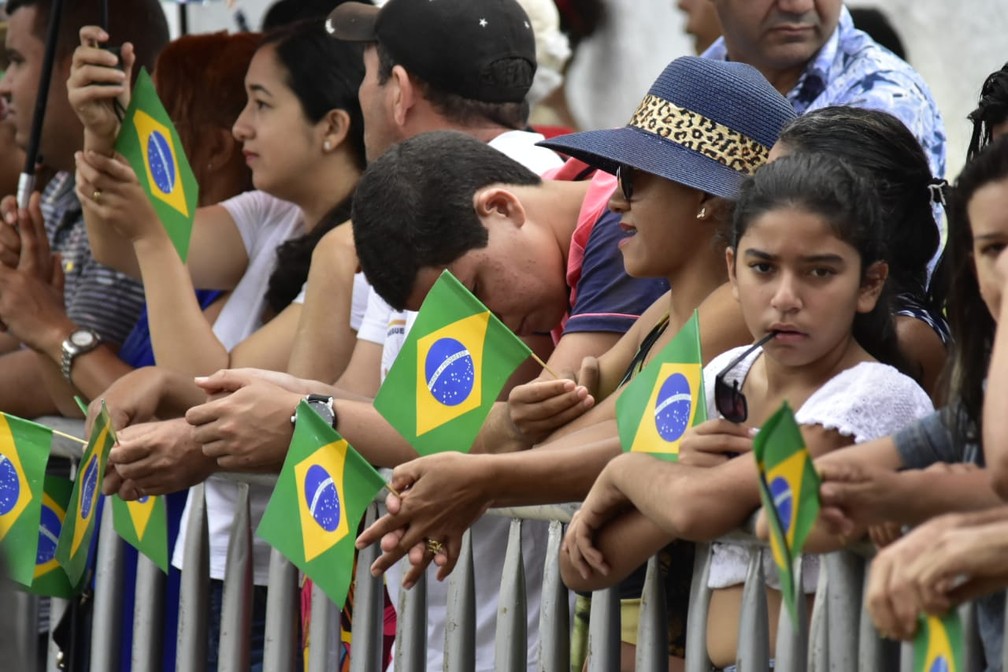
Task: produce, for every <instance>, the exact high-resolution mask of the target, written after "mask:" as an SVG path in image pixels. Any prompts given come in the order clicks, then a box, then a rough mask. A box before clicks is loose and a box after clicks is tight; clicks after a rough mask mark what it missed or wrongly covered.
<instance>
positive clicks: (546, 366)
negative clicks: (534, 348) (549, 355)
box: [532, 352, 560, 380]
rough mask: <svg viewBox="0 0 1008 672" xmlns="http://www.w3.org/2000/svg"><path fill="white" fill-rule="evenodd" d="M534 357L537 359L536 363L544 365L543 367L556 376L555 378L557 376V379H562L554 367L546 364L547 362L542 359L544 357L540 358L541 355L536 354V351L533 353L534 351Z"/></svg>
mask: <svg viewBox="0 0 1008 672" xmlns="http://www.w3.org/2000/svg"><path fill="white" fill-rule="evenodd" d="M532 359H534V360H535V361H536V363H537V364H539V366H541V367H542V368H543V369H545V370H546V371H547V372H549V374H550V375H551V376H553V377H554V378H556V379H557V380H559V379H560V376H558V375H557V374H556V371H554V370H553V369H551V368H550V367H549V365H548V364H546V362H544V361H543V360H542V358H540V357H539V355H537V354H535V353H534V352H533V353H532Z"/></svg>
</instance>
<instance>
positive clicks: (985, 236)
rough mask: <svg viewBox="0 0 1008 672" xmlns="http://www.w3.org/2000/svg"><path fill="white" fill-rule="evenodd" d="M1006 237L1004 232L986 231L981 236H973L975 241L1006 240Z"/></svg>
mask: <svg viewBox="0 0 1008 672" xmlns="http://www.w3.org/2000/svg"><path fill="white" fill-rule="evenodd" d="M1006 237H1008V236H1005V234H1003V233H1000V232H998V233H985V234H983V235H980V236H973V242H974V243H976V242H979V241H985V240H1004V239H1005V238H1006Z"/></svg>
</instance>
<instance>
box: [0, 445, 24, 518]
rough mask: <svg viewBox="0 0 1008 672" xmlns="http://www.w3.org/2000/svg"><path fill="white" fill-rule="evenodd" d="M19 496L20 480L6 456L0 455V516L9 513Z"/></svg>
mask: <svg viewBox="0 0 1008 672" xmlns="http://www.w3.org/2000/svg"><path fill="white" fill-rule="evenodd" d="M20 495H21V479H20V478H18V473H17V469H15V468H14V464H13V463H12V462H11V461H10V460H9V459H8V458H7V456H6V455H0V516H3V515H6V514H8V513H10V512H11V510H12V509H13V508H14V505H15V504H17V501H18V497H19V496H20Z"/></svg>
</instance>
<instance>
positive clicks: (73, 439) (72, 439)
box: [49, 429, 87, 446]
mask: <svg viewBox="0 0 1008 672" xmlns="http://www.w3.org/2000/svg"><path fill="white" fill-rule="evenodd" d="M49 431H51V432H52V433H53V434H55V435H56V436H60V437H63V438H64V439H70V440H71V441H76V442H77V443H79V444H81V445H82V446H86V445H87V441H85V440H84V439H78V438H77V437H76V436H73V435H72V434H64V433H63V432H57V431H56V430H55V429H50V430H49Z"/></svg>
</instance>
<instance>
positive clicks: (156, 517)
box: [112, 495, 168, 574]
mask: <svg viewBox="0 0 1008 672" xmlns="http://www.w3.org/2000/svg"><path fill="white" fill-rule="evenodd" d="M112 524H113V527H115V531H116V534H118V535H119V536H120V537H122V538H123V539H125V540H126V542H128V543H129V545H130V546H132V547H133V548H135V549H137V550H138V551H140V552H141V553H143V554H144V555H146V556H147V557H148V558H150V559H151V560H153V561H154V564H156V565H157V566H158V567H160V568H161V571H162V572H164V573H165V574H167V573H168V513H167V509H166V508H165V499H164V497H155V496H145V497H141V498H140V499H137V500H135V501H129V502H127V501H125V500H123V499H121V498H120V497H119V495H114V496H113V497H112Z"/></svg>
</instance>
